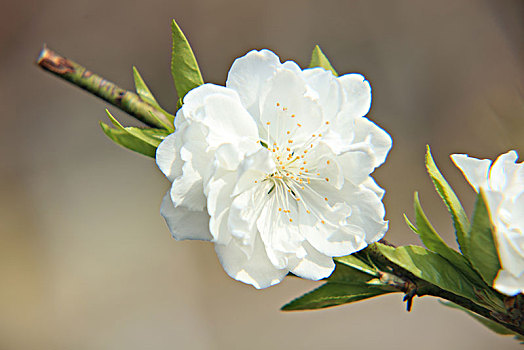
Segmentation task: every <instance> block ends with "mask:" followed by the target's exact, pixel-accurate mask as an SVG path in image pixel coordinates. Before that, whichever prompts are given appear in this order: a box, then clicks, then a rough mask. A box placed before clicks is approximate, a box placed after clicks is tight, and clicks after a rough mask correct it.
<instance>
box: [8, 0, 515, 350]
mask: <svg viewBox="0 0 524 350" xmlns="http://www.w3.org/2000/svg"><path fill="white" fill-rule="evenodd" d="M0 4H1V8H2V10H1V11H0V121H1V124H0V125H1V127H0V133H1V136H0V159H1V161H0V349H2V350H4V349H6V350H11V349H13V350H18V349H54V350H55V349H56V350H61V349H130V350H131V349H267V348H271V349H273V350H277V349H294V348H302V349H315V348H317V349H319V348H322V349H348V348H351V349H379V348H387V349H405V348H411V347H416V348H424V349H442V348H447V349H494V348H497V349H517V348H520V347H519V345H518V343H517V342H515V341H514V340H512V339H511V338H508V337H506V338H504V337H500V336H497V335H494V334H492V333H490V332H489V331H488V330H486V329H484V328H483V327H482V326H480V325H479V324H477V323H476V322H475V321H473V320H472V319H470V318H469V317H468V316H466V315H465V314H462V313H460V312H458V311H455V310H451V309H447V308H445V307H442V306H440V305H439V304H438V302H437V301H436V300H433V299H427V298H420V299H415V300H414V308H413V311H412V312H411V313H407V312H406V311H405V305H404V304H403V303H402V302H401V295H399V294H397V295H392V296H386V297H380V298H378V299H375V300H368V301H364V302H360V303H356V304H353V305H349V306H344V307H338V308H334V309H327V310H322V311H314V312H295V313H283V312H281V311H279V308H280V306H282V305H283V304H284V303H286V302H288V301H289V300H291V299H292V298H294V297H297V296H299V295H300V294H302V293H303V292H306V291H308V290H310V289H312V288H313V287H315V286H317V285H318V283H315V282H311V281H302V280H298V279H286V280H285V281H284V282H283V283H281V284H280V285H278V286H275V287H272V288H269V289H267V290H264V291H257V290H255V289H254V288H252V287H250V286H246V285H243V284H241V283H238V282H236V281H233V280H232V279H230V278H229V277H228V276H227V275H226V274H225V273H224V272H223V270H222V268H221V266H220V264H219V263H218V260H217V258H216V255H215V253H214V250H213V247H212V245H211V244H208V243H203V242H176V241H174V240H173V239H172V238H171V237H170V234H169V231H168V229H167V227H166V226H165V224H164V221H163V219H162V218H161V217H160V215H159V206H160V201H161V198H162V196H163V195H164V192H165V191H166V190H167V188H168V182H167V180H165V178H164V177H163V175H162V174H161V173H160V172H159V171H158V170H157V169H156V167H155V164H154V162H153V161H152V160H151V159H148V158H146V157H144V156H141V155H138V154H134V153H132V152H130V151H127V150H124V149H122V148H120V147H119V146H117V145H115V144H113V143H112V142H111V141H110V140H109V139H107V138H106V137H105V136H104V134H103V133H102V131H101V130H100V127H99V125H98V121H99V120H105V118H106V117H105V113H104V108H105V107H106V104H105V103H104V102H102V101H100V100H98V99H96V98H94V97H92V96H91V95H89V94H87V93H85V92H83V91H81V90H79V89H78V88H76V87H73V86H72V85H69V84H68V83H65V82H64V81H61V80H59V79H57V78H55V77H54V76H52V75H50V74H48V73H46V72H44V71H42V70H40V69H38V68H37V67H36V66H35V65H34V61H35V60H36V57H37V55H38V53H39V50H40V48H41V47H42V45H43V43H47V44H48V46H49V47H50V48H52V49H54V50H56V51H57V52H59V53H61V54H63V55H65V56H67V57H69V58H71V59H73V60H75V61H77V62H79V63H81V64H83V65H84V66H86V67H87V68H89V69H91V70H92V71H94V72H97V73H99V74H100V75H102V76H104V77H105V78H107V79H108V80H111V81H114V82H116V83H117V84H119V85H120V86H122V87H124V88H128V89H131V88H132V87H133V84H132V71H131V68H132V66H133V65H135V66H137V67H138V68H139V70H140V72H141V73H142V75H143V77H144V79H145V80H146V82H147V83H148V85H149V86H150V87H151V89H152V90H153V92H154V93H155V95H156V97H157V99H158V100H159V101H160V102H161V103H162V104H163V105H164V106H166V107H167V108H169V109H171V110H172V109H173V108H174V106H175V101H176V97H175V92H174V87H173V84H172V80H171V76H170V71H169V61H170V50H171V39H170V19H171V18H175V19H176V20H177V21H178V23H179V25H180V26H181V28H182V29H183V30H184V32H185V33H186V34H187V36H188V38H189V40H190V42H191V44H192V46H193V49H194V51H195V53H196V55H197V58H198V60H199V63H200V66H201V69H202V71H203V75H204V79H205V80H206V81H209V82H214V83H219V84H223V83H224V81H225V78H226V74H227V71H228V68H229V67H230V65H231V63H232V61H233V59H234V58H236V57H238V56H241V55H243V54H244V53H246V52H247V51H249V50H250V49H253V48H269V49H272V50H274V51H275V52H277V53H278V54H279V55H280V57H281V58H282V59H292V60H295V61H296V62H298V63H299V64H300V65H302V66H306V65H307V64H308V62H309V57H310V53H311V50H312V49H313V46H314V45H315V44H317V43H318V44H320V46H321V47H322V48H323V50H324V52H325V53H326V54H327V55H328V57H329V58H330V59H331V62H332V63H333V65H334V67H335V68H336V69H337V70H338V71H339V72H340V73H346V72H360V73H362V74H364V75H365V76H366V77H367V78H368V79H369V80H370V81H371V84H372V87H373V93H374V100H373V107H372V109H371V113H370V116H371V119H372V120H374V121H375V122H376V123H378V124H379V125H380V126H381V127H383V128H384V129H386V130H387V131H388V132H389V133H390V134H391V135H392V136H393V139H394V147H393V149H392V151H391V153H390V156H389V158H388V161H387V162H386V164H385V165H384V166H382V167H380V169H378V171H377V172H376V176H375V178H376V179H377V181H378V182H379V184H381V185H382V187H384V188H385V189H386V190H387V193H386V197H385V205H386V208H387V218H388V219H389V220H390V231H389V233H388V235H387V239H388V240H389V241H391V242H393V243H398V244H406V243H414V244H419V241H418V238H417V237H416V236H415V235H414V234H412V233H410V231H409V230H408V229H407V226H406V225H405V223H404V221H403V219H402V213H404V212H406V213H407V214H408V216H411V217H412V196H413V192H414V191H420V196H421V200H422V204H423V206H424V208H425V209H426V211H427V213H429V214H430V218H431V220H432V221H433V223H434V224H435V226H436V227H437V229H438V230H439V231H440V232H441V233H442V234H443V235H444V236H445V238H446V239H447V240H448V242H452V241H453V233H452V227H451V224H450V221H449V217H448V215H447V212H446V210H445V208H444V206H443V205H442V203H441V202H440V200H439V198H438V197H437V195H436V193H435V192H434V190H433V187H432V184H431V182H430V180H429V178H428V177H427V175H426V174H425V169H424V151H425V144H427V143H428V144H430V145H431V146H432V149H433V153H434V156H435V158H436V161H437V163H438V165H439V166H440V168H441V170H442V171H443V172H444V174H445V175H446V176H447V177H448V180H449V181H450V182H451V184H452V185H453V186H454V187H455V189H456V190H457V192H458V193H459V196H460V197H461V199H462V201H463V202H464V204H465V206H466V209H467V210H468V212H471V209H472V204H473V201H474V193H473V191H472V190H471V189H470V188H469V187H468V185H467V184H466V183H465V181H464V179H463V178H462V176H461V174H460V173H459V172H458V170H457V169H455V168H454V166H453V165H452V163H451V161H450V160H449V154H451V153H455V152H464V153H469V154H470V155H473V156H477V157H490V158H492V157H495V156H496V155H498V154H500V153H502V152H505V151H507V150H509V149H516V150H518V151H520V153H521V154H522V152H524V148H523V146H524V138H523V137H522V135H523V134H524V89H523V78H524V40H523V39H524V21H523V20H524V2H523V1H521V0H520V1H510V0H506V1H494V0H491V1H490V0H485V1H453V0H449V1H448V0H446V1H409V0H404V1H389V0H383V1H364V0H361V1H356V0H345V1H342V0H341V1H328V0H326V1H323V2H320V1H305V0H266V1H256V2H253V1H245V0H243V1H240V0H222V1H215V0H205V1H201V0H192V1H189V0H169V1H168V0H149V1H132V0H131V1H121V0H120V1H111V0H89V1H87V0H75V1H71V0H46V1H35V0H27V1H17V2H15V1H10V0H7V1H6V0H0ZM110 110H111V111H113V112H114V114H115V115H117V116H118V117H120V119H121V120H122V121H123V122H131V120H130V119H128V118H126V117H125V116H124V114H123V113H121V112H119V111H118V110H116V109H115V108H111V107H110Z"/></svg>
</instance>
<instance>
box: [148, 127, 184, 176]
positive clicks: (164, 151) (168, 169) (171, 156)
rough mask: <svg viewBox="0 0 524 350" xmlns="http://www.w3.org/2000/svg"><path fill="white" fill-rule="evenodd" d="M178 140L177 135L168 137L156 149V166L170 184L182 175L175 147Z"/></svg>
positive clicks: (180, 162)
mask: <svg viewBox="0 0 524 350" xmlns="http://www.w3.org/2000/svg"><path fill="white" fill-rule="evenodd" d="M179 140H180V138H179V137H178V135H177V136H175V134H171V135H168V136H167V137H166V138H165V139H164V140H163V141H162V142H161V143H160V145H158V147H157V149H156V157H155V158H156V164H157V166H158V168H159V169H160V170H161V171H162V172H163V173H164V175H165V176H166V177H167V178H168V179H169V181H171V182H172V181H173V180H174V179H175V178H176V177H178V176H180V175H182V165H183V162H182V160H181V159H180V157H179V155H178V152H177V148H176V146H175V145H176V143H178V141H179Z"/></svg>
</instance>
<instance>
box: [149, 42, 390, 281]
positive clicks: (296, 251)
mask: <svg viewBox="0 0 524 350" xmlns="http://www.w3.org/2000/svg"><path fill="white" fill-rule="evenodd" d="M370 104H371V88H370V86H369V83H368V82H367V81H366V80H365V79H364V77H363V76H362V75H359V74H347V75H344V76H341V77H338V78H336V77H334V76H333V75H332V74H331V72H328V71H325V70H324V69H321V68H314V69H305V70H302V69H300V67H299V66H298V65H297V64H296V63H294V62H291V61H288V62H285V63H281V62H280V60H279V58H278V57H277V56H276V55H275V54H274V53H272V52H271V51H268V50H262V51H251V52H249V53H248V54H246V55H245V56H243V57H241V58H239V59H237V60H236V61H235V62H234V63H233V66H232V67H231V69H230V71H229V74H228V78H227V82H226V86H225V87H223V86H217V85H212V84H205V85H202V86H200V87H198V88H195V89H193V90H192V91H190V92H189V93H188V94H187V95H186V96H185V98H184V104H183V107H182V108H181V109H180V110H179V111H178V112H177V115H176V119H175V127H176V131H175V132H174V133H173V134H171V135H169V136H168V137H167V138H166V139H165V140H164V141H163V142H162V143H161V144H160V146H159V147H158V150H157V154H156V160H157V164H158V166H159V168H160V169H161V170H162V172H163V173H164V174H165V175H166V176H167V178H168V179H169V180H170V181H171V182H172V183H173V184H172V187H171V189H170V191H169V192H168V193H167V194H166V196H165V197H164V200H163V202H162V207H161V213H162V215H163V216H164V218H165V219H166V221H167V224H168V226H169V229H170V230H171V232H172V234H173V236H174V237H175V238H176V239H199V240H209V241H212V242H214V243H215V249H216V252H217V255H218V257H219V259H220V262H221V263H222V266H223V267H224V269H225V271H226V272H227V273H228V274H229V275H230V276H231V277H233V278H235V279H237V280H240V281H242V282H245V283H249V284H252V285H253V286H255V287H256V288H265V287H268V286H271V285H274V284H276V283H279V282H280V281H281V280H282V279H283V278H284V276H285V275H286V274H287V273H288V272H289V271H291V272H292V273H294V274H295V275H298V276H300V277H303V278H308V279H313V280H318V279H321V278H325V277H327V276H329V275H330V274H331V272H332V271H333V269H334V263H333V259H332V257H334V256H344V255H348V254H351V253H353V252H356V251H358V250H360V249H362V248H364V247H366V246H367V245H368V244H369V243H371V242H374V241H377V240H379V239H380V238H382V237H383V235H384V233H385V232H386V230H387V222H386V221H384V214H385V212H384V206H383V204H382V201H381V200H382V197H383V195H384V191H383V190H382V189H381V188H380V187H378V186H377V185H376V183H375V182H374V181H373V179H372V178H371V177H370V174H371V173H372V172H373V170H374V169H375V168H376V167H377V166H379V165H380V164H382V163H383V162H384V160H385V158H386V155H387V153H388V152H389V150H390V148H391V138H390V137H389V135H388V134H387V133H386V132H385V131H383V130H382V129H380V128H379V127H378V126H376V125H375V124H374V123H373V122H371V121H369V120H368V119H366V118H365V117H364V115H366V114H367V112H368V111H369V108H370Z"/></svg>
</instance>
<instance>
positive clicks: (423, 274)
mask: <svg viewBox="0 0 524 350" xmlns="http://www.w3.org/2000/svg"><path fill="white" fill-rule="evenodd" d="M375 244H376V245H377V247H378V248H379V249H380V252H381V253H382V254H384V256H385V257H386V258H387V259H388V260H390V261H391V262H393V263H395V264H397V265H398V266H400V267H402V268H404V269H406V270H408V271H409V272H411V273H412V274H413V275H415V276H416V277H418V278H420V279H423V280H425V281H428V282H430V283H431V284H434V285H436V286H438V287H440V288H442V289H444V290H447V291H449V292H452V293H454V294H457V295H460V296H463V297H465V298H467V299H470V300H472V301H473V302H477V303H478V302H479V301H478V297H477V293H475V291H476V289H475V286H474V285H473V284H472V283H471V282H470V281H469V280H468V279H467V278H465V277H464V275H462V274H461V273H460V272H459V271H457V269H456V268H455V267H454V266H453V265H451V264H450V263H449V262H448V261H447V260H446V259H444V258H443V257H441V256H440V255H438V254H436V253H433V252H431V251H429V250H427V249H425V248H423V247H419V246H412V245H409V246H402V247H398V248H394V247H389V246H386V245H384V244H380V243H375Z"/></svg>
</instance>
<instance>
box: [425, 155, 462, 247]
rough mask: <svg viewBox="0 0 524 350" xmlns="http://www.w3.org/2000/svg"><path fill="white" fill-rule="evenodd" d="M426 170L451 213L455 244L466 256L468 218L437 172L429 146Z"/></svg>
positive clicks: (453, 193) (448, 186)
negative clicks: (456, 243)
mask: <svg viewBox="0 0 524 350" xmlns="http://www.w3.org/2000/svg"><path fill="white" fill-rule="evenodd" d="M426 168H427V171H428V174H429V176H430V177H431V179H432V180H433V184H434V185H435V189H436V190H437V192H438V194H439V195H440V197H442V200H443V201H444V203H445V204H446V206H447V207H448V210H449V212H450V213H451V217H452V219H453V225H454V226H455V234H456V236H457V242H458V244H459V246H460V251H461V252H462V253H463V254H464V255H466V254H467V251H468V246H467V243H468V241H469V239H468V233H469V220H468V217H467V215H466V212H465V211H464V208H463V207H462V204H460V201H459V199H458V198H457V196H456V195H455V192H453V189H452V188H451V186H450V185H449V184H448V182H447V181H446V179H445V178H444V176H443V175H442V174H441V172H440V171H439V170H438V168H437V165H436V164H435V161H434V160H433V157H432V156H431V150H430V148H429V146H427V152H426Z"/></svg>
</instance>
